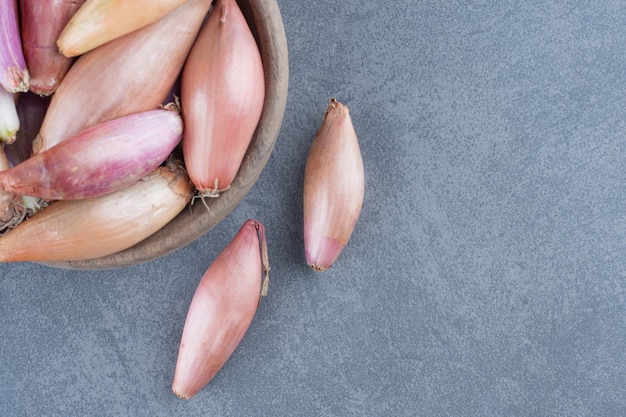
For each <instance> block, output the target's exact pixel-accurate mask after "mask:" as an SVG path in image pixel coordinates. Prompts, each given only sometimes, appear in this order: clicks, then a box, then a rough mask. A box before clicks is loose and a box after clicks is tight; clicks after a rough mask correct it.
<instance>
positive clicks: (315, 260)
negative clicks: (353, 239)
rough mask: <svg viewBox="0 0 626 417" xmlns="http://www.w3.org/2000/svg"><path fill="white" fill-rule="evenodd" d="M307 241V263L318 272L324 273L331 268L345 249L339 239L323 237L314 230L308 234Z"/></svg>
mask: <svg viewBox="0 0 626 417" xmlns="http://www.w3.org/2000/svg"><path fill="white" fill-rule="evenodd" d="M305 239H306V245H305V258H306V263H307V264H308V265H309V266H310V267H311V268H312V269H314V270H315V271H317V272H323V271H325V270H327V269H328V268H330V267H331V266H332V265H333V263H335V261H336V260H337V258H339V255H340V254H341V252H342V251H343V248H344V247H345V245H344V244H342V243H341V242H339V241H338V240H337V239H335V238H332V237H328V236H322V235H320V234H318V233H316V232H315V231H313V230H309V231H308V232H307V236H306V238H305Z"/></svg>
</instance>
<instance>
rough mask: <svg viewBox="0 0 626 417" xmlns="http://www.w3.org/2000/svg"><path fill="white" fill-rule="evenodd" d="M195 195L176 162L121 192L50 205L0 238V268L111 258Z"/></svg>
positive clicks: (164, 220)
mask: <svg viewBox="0 0 626 417" xmlns="http://www.w3.org/2000/svg"><path fill="white" fill-rule="evenodd" d="M193 192H194V188H193V185H192V184H191V182H190V181H189V178H188V176H187V174H186V173H185V171H184V169H183V168H182V164H180V163H177V162H175V161H173V160H172V161H170V163H169V164H168V165H167V166H160V167H158V168H157V169H156V170H154V171H152V172H151V173H150V174H148V175H147V176H145V177H144V178H142V179H141V180H139V181H137V182H135V183H134V184H133V185H131V186H129V187H127V188H124V189H122V190H119V191H116V192H113V193H109V194H105V195H102V196H100V197H94V198H86V199H82V200H62V201H55V202H52V203H51V204H50V205H49V206H48V207H46V208H44V209H42V210H41V211H39V212H38V213H36V214H35V215H33V216H32V217H31V218H29V219H28V220H27V221H25V222H23V223H21V224H20V225H19V226H17V227H16V228H15V229H13V230H10V231H9V232H8V233H7V234H5V235H4V236H2V237H1V238H0V262H23V261H35V262H61V261H79V260H86V259H92V258H99V257H102V256H107V255H111V254H113V253H116V252H119V251H122V250H124V249H127V248H129V247H131V246H133V245H134V244H136V243H139V242H140V241H142V240H144V239H145V238H147V237H148V236H150V235H152V234H153V233H155V232H156V231H158V230H159V229H161V228H162V227H163V226H164V225H165V224H167V223H168V222H169V221H170V220H172V219H173V218H174V217H175V216H176V215H178V213H180V212H181V211H182V210H183V209H184V208H185V207H186V206H187V205H188V204H189V202H190V201H191V197H192V196H193Z"/></svg>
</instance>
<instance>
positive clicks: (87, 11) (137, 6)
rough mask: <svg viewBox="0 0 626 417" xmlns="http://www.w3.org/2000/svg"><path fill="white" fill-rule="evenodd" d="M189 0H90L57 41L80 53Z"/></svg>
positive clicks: (68, 51)
mask: <svg viewBox="0 0 626 417" xmlns="http://www.w3.org/2000/svg"><path fill="white" fill-rule="evenodd" d="M185 1H187V0H131V1H129V0H86V1H85V4H83V5H82V6H81V8H80V9H79V10H78V12H77V13H76V14H75V15H74V16H73V17H72V18H71V20H70V21H69V22H68V23H67V25H66V26H65V28H64V29H63V31H62V32H61V34H60V36H59V37H58V41H57V45H58V47H59V50H60V51H61V53H62V54H64V55H65V56H68V57H73V56H78V55H81V54H84V53H85V52H87V51H90V50H92V49H94V48H97V47H98V46H100V45H103V44H105V43H107V42H109V41H111V40H113V39H116V38H119V37H120V36H123V35H126V34H127V33H130V32H132V31H134V30H137V29H140V28H142V27H144V26H147V25H149V24H150V23H152V22H156V21H157V20H159V19H160V18H162V17H163V16H165V15H166V14H167V13H169V12H171V11H172V10H174V9H175V8H176V7H178V6H180V5H181V4H183V3H184V2H185Z"/></svg>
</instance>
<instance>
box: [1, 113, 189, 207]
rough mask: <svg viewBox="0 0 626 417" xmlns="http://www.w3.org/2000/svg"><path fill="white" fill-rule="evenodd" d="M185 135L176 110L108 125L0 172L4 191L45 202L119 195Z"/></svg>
mask: <svg viewBox="0 0 626 417" xmlns="http://www.w3.org/2000/svg"><path fill="white" fill-rule="evenodd" d="M182 132H183V124H182V119H181V117H180V115H179V114H178V111H176V110H165V109H156V110H148V111H145V112H141V113H135V114H131V115H128V116H124V117H120V118H117V119H113V120H109V121H107V122H103V123H100V124H97V125H96V126H93V127H91V128H89V129H86V130H84V131H82V132H80V133H79V134H77V135H76V136H73V137H72V138H70V139H67V140H65V141H63V142H61V143H60V144H58V145H57V146H55V147H53V148H51V149H48V150H47V151H45V152H41V153H39V154H37V155H35V156H33V157H31V158H29V159H28V160H26V161H24V162H22V163H21V164H19V165H17V166H15V167H13V168H11V169H8V170H5V171H1V172H0V189H3V190H5V191H11V192H13V193H15V194H19V195H29V196H33V197H39V198H42V199H45V200H73V199H80V198H88V197H96V196H99V195H102V194H107V193H110V192H113V191H117V190H119V189H121V188H124V187H127V186H129V185H131V184H132V183H134V182H136V181H137V180H138V179H140V178H141V177H143V176H145V175H147V174H148V173H149V172H151V171H152V170H154V169H155V168H156V167H157V166H159V165H160V164H161V163H162V162H163V161H165V159H167V157H168V155H169V154H170V153H171V152H172V151H173V150H174V148H175V147H176V145H178V143H179V142H180V139H181V137H182Z"/></svg>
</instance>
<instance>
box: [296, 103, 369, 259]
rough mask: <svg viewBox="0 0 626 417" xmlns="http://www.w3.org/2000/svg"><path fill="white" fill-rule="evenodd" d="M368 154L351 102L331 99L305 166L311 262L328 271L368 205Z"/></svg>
mask: <svg viewBox="0 0 626 417" xmlns="http://www.w3.org/2000/svg"><path fill="white" fill-rule="evenodd" d="M364 191H365V178H364V172H363V160H362V158H361V150H360V148H359V143H358V140H357V136H356V132H355V130H354V126H353V125H352V119H351V118H350V113H349V110H348V107H347V106H345V105H344V104H341V103H339V102H338V101H337V100H335V99H331V100H330V102H329V104H328V108H327V110H326V114H325V116H324V120H323V123H322V126H321V127H320V129H319V130H318V132H317V134H316V135H315V138H314V139H313V143H312V144H311V149H310V150H309V154H308V157H307V161H306V167H305V171H304V250H305V257H306V262H307V264H308V265H309V266H311V268H313V269H314V270H316V271H324V270H326V269H328V268H330V267H331V265H332V264H333V263H334V262H335V261H336V260H337V258H338V257H339V255H340V254H341V252H342V251H343V248H344V247H345V246H346V244H347V243H348V240H349V239H350V236H351V235H352V231H353V230H354V227H355V225H356V222H357V219H358V217H359V214H360V212H361V207H362V205H363V196H364Z"/></svg>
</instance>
